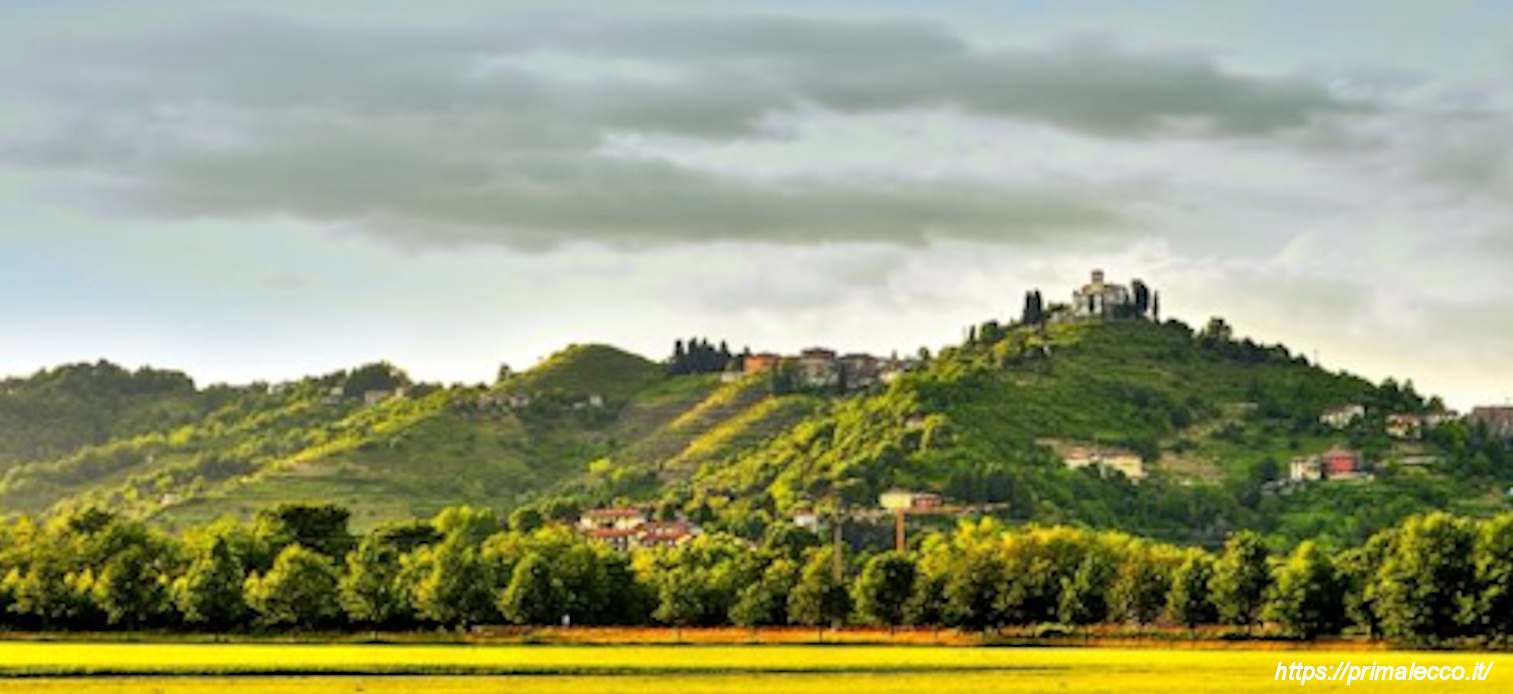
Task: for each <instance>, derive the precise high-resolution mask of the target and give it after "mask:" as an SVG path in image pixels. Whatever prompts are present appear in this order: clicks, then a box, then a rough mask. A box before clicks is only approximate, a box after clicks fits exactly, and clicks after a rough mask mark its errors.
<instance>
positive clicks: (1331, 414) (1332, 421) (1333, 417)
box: [1319, 403, 1366, 429]
mask: <svg viewBox="0 0 1513 694" xmlns="http://www.w3.org/2000/svg"><path fill="white" fill-rule="evenodd" d="M1365 417H1366V406H1365V405H1361V404H1358V403H1351V404H1348V405H1344V406H1342V407H1336V408H1334V409H1332V410H1328V411H1326V412H1324V413H1323V414H1321V415H1319V423H1321V424H1325V425H1328V426H1330V427H1332V428H1335V429H1344V428H1345V427H1348V426H1350V425H1351V424H1353V423H1355V421H1356V420H1359V419H1364V418H1365Z"/></svg>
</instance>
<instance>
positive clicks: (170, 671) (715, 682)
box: [0, 642, 1513, 694]
mask: <svg viewBox="0 0 1513 694" xmlns="http://www.w3.org/2000/svg"><path fill="white" fill-rule="evenodd" d="M1498 655H1499V654H1472V653H1448V652H1436V653H1431V652H1401V651H1399V652H1385V651H1368V652H1350V653H1339V652H1328V651H1242V650H1223V651H1213V650H1209V651H1193V650H1154V649H1114V648H1081V649H1075V648H931V647H889V646H457V645H438V646H398V645H361V646H352V645H281V644H235V645H212V644H119V643H113V644H99V643H40V642H11V643H7V642H0V692H7V693H8V692H49V693H55V694H63V693H65V692H68V693H73V692H81V693H85V694H105V693H108V692H121V693H123V694H126V693H130V694H147V693H149V692H161V693H163V694H170V693H173V692H217V693H218V694H237V693H239V692H248V693H251V692H257V693H259V694H262V693H269V694H278V693H280V692H289V693H291V694H292V693H293V692H301V693H310V692H314V693H317V694H320V693H325V692H332V693H334V692H364V693H366V694H379V693H388V692H394V693H396V694H397V693H399V692H413V691H425V692H449V693H458V694H461V693H469V694H471V693H474V692H480V693H481V692H501V691H510V692H512V693H515V692H563V693H564V694H567V693H571V694H596V693H598V692H606V693H608V692H617V693H620V692H624V693H631V694H661V693H663V692H668V693H672V692H676V693H677V694H694V693H704V692H710V693H716V694H718V693H724V692H730V693H735V692H774V693H777V694H809V693H811V692H812V693H814V694H820V693H824V694H835V693H837V692H866V693H867V694H891V693H895V692H897V693H899V694H903V693H908V694H954V693H956V692H961V693H963V694H965V693H967V692H984V691H988V692H993V691H1002V692H1068V691H1077V692H1117V693H1118V694H1139V693H1141V692H1161V693H1162V694H1168V693H1175V692H1191V691H1199V692H1203V691H1210V692H1226V694H1244V693H1246V692H1261V691H1267V692H1270V691H1280V690H1282V688H1283V687H1294V688H1295V687H1298V686H1299V684H1298V682H1296V681H1292V682H1278V681H1275V680H1274V676H1275V674H1276V667H1277V663H1278V662H1279V661H1281V662H1286V663H1291V662H1293V661H1301V662H1303V663H1305V664H1307V665H1314V666H1318V665H1331V666H1333V665H1336V664H1338V663H1339V662H1340V661H1347V660H1348V661H1352V662H1354V663H1356V664H1362V663H1371V662H1379V663H1382V664H1388V663H1391V664H1402V665H1407V664H1409V663H1410V662H1417V663H1418V664H1421V665H1449V666H1454V665H1460V666H1463V667H1464V668H1465V669H1466V672H1467V673H1470V672H1471V670H1472V668H1473V667H1474V665H1475V663H1477V662H1485V661H1489V660H1490V661H1494V662H1495V661H1497V660H1498ZM1501 655H1507V654H1501ZM1501 667H1507V668H1508V669H1507V670H1501V669H1494V670H1493V672H1492V673H1491V675H1490V676H1489V678H1488V679H1487V680H1486V681H1461V682H1428V681H1424V682H1356V683H1354V684H1352V685H1350V689H1347V688H1346V686H1345V684H1344V682H1317V681H1315V682H1309V683H1308V684H1307V685H1306V687H1307V689H1305V691H1317V690H1321V689H1323V690H1343V691H1351V690H1360V689H1361V688H1365V689H1367V690H1369V691H1383V692H1397V691H1403V692H1406V691H1416V690H1419V689H1420V688H1422V687H1426V686H1428V687H1432V688H1433V689H1434V690H1435V691H1447V690H1448V691H1456V690H1475V691H1484V692H1494V691H1509V690H1510V685H1513V663H1507V664H1504V665H1502V666H1501ZM5 675H11V676H10V677H6V676H5Z"/></svg>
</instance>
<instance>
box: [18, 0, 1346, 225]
mask: <svg viewBox="0 0 1513 694" xmlns="http://www.w3.org/2000/svg"><path fill="white" fill-rule="evenodd" d="M542 50H548V51H555V52H560V53H566V54H571V55H581V56H586V57H589V58H595V59H603V60H638V61H645V62H651V63H658V64H664V65H667V66H669V67H670V68H672V69H673V73H674V74H675V75H676V76H675V77H674V78H672V79H668V80H661V81H648V82H640V81H635V80H620V79H601V80H591V81H588V82H574V81H571V80H563V79H554V78H553V77H552V76H551V75H548V74H541V73H539V72H532V71H530V70H526V69H518V68H514V67H511V66H510V63H509V62H508V61H507V60H505V61H504V62H502V63H497V62H496V63H495V64H496V65H498V67H496V68H495V69H490V70H488V71H486V72H484V73H483V74H477V73H476V72H474V71H470V70H471V69H472V68H475V67H476V66H477V65H478V63H479V61H480V60H485V59H490V58H500V57H504V58H508V57H509V56H519V55H525V54H529V53H530V52H532V51H542ZM33 62H34V63H35V67H36V69H35V70H26V71H15V70H12V71H7V72H6V73H4V76H0V80H3V82H4V83H8V86H9V87H11V88H10V89H9V90H8V91H10V93H11V94H12V96H10V97H0V105H3V104H4V103H5V101H4V99H24V100H26V102H27V103H28V105H29V108H34V109H38V110H40V112H41V113H43V114H45V115H46V118H45V119H44V120H45V121H46V122H48V123H49V125H48V126H47V127H45V128H40V127H37V126H33V127H31V128H29V129H27V130H26V131H23V132H17V133H12V134H11V136H9V137H6V136H0V161H9V162H10V163H11V164H12V165H15V166H25V167H28V168H31V169H32V170H33V171H34V172H36V174H37V175H38V176H41V177H42V178H43V180H44V181H46V182H51V183H53V184H55V185H54V187H55V188H60V187H61V189H62V191H63V194H65V195H67V196H69V197H70V198H71V199H79V198H81V197H86V196H89V197H95V198H99V199H101V200H103V201H104V202H106V203H108V204H112V205H116V206H119V208H121V209H126V210H130V211H134V212H137V213H139V214H148V215H165V216H181V215H183V216H206V217H216V216H237V217H259V216H276V215H291V216H294V217H299V218H307V219H313V220H321V221H328V222H335V223H341V224H349V225H353V226H356V227H358V228H362V229H371V230H374V231H376V232H379V233H382V234H384V235H385V236H386V237H388V238H395V239H400V240H404V241H411V242H419V243H424V242H444V243H445V242H453V243H504V244H510V245H515V246H521V247H545V246H551V245H555V244H557V243H561V242H564V241H571V240H593V241H600V242H606V243H610V244H615V245H627V246H639V245H647V244H655V243H668V242H685V241H695V240H720V239H743V240H757V241H772V242H781V243H807V242H815V241H892V242H902V243H921V242H927V241H929V240H931V239H937V238H970V239H976V240H988V241H997V242H1020V243H1038V242H1044V241H1046V240H1047V239H1051V238H1059V239H1065V238H1068V237H1069V236H1079V237H1086V236H1089V235H1098V234H1110V233H1120V231H1121V230H1122V229H1124V228H1127V227H1129V226H1131V225H1134V224H1136V222H1137V220H1136V219H1135V218H1134V217H1135V216H1134V215H1131V214H1130V213H1128V212H1125V211H1124V210H1125V204H1124V203H1125V202H1127V200H1126V198H1127V197H1128V195H1129V191H1127V190H1121V189H1120V188H1119V187H1118V186H1109V185H1098V186H1094V185H1088V184H1082V183H1079V182H1076V181H1070V182H1056V183H1047V184H1043V185H1037V184H1016V185H1004V186H993V185H989V184H985V183H980V182H963V181H951V180H940V181H929V182H906V181H902V180H899V181H887V180H883V181H877V180H872V181H855V182H843V183H838V182H833V181H832V182H823V181H812V180H811V181H794V182H784V183H772V182H754V181H742V180H734V179H729V178H723V177H719V176H716V175H714V174H709V173H706V172H698V171H693V170H687V169H679V168H676V167H673V166H671V165H668V164H665V163H657V162H649V161H631V160H618V159H611V158H607V157H605V156H603V155H602V154H600V153H599V152H598V149H599V146H600V144H601V142H602V140H603V138H604V137H605V135H606V133H610V132H638V131H640V132H655V133H671V134H677V135H682V136H689V137H696V138H706V139H712V140H719V139H722V138H734V137H765V136H769V135H770V134H767V133H763V132H762V131H761V121H762V118H763V117H764V116H765V115H768V114H771V113H774V112H779V111H782V110H785V109H790V108H794V107H796V106H818V107H821V108H826V109H831V110H837V111H843V112H880V111H897V110H907V109H918V108H928V107H933V106H946V105H949V106H956V107H959V108H962V109H965V110H967V111H969V112H973V113H977V114H980V115H985V116H991V117H1000V118H1009V119H1018V120H1030V121H1036V122H1042V123H1047V124H1051V125H1054V126H1057V127H1061V128H1065V129H1069V130H1074V131H1079V132H1083V133H1090V134H1095V135H1098V136H1103V137H1120V138H1149V137H1161V136H1169V135H1174V134H1177V133H1183V134H1185V135H1188V136H1190V135H1192V134H1194V133H1197V134H1201V135H1203V136H1229V137H1262V136H1269V135H1275V134H1278V133H1282V132H1284V131H1292V130H1296V129H1299V128H1303V127H1304V126H1307V125H1309V124H1310V123H1312V122H1314V121H1315V120H1316V119H1317V118H1319V117H1321V116H1327V115H1331V114H1333V115H1338V114H1342V113H1351V112H1355V111H1358V110H1361V109H1364V108H1366V107H1365V106H1363V105H1362V104H1359V103H1354V102H1344V101H1340V100H1338V99H1336V98H1334V97H1332V96H1331V94H1330V93H1329V92H1328V91H1327V90H1326V89H1324V88H1323V87H1320V86H1318V85H1315V84H1311V83H1309V82H1307V81H1303V80H1299V79H1295V78H1259V77H1252V76H1241V75H1236V74H1231V73H1228V72H1225V71H1224V70H1222V69H1221V68H1220V67H1218V66H1217V65H1216V64H1215V63H1214V62H1212V61H1211V60H1208V59H1204V58H1200V57H1195V56H1189V55H1179V54H1150V53H1139V52H1133V51H1128V50H1124V49H1120V48H1118V47H1116V46H1112V45H1109V44H1098V43H1086V42H1084V43H1067V44H1060V45H1056V46H1052V47H1049V48H1043V49H1036V50H1028V49H1012V50H995V51H984V50H979V49H977V48H974V47H972V46H971V45H969V44H967V43H966V42H964V41H963V40H961V39H960V38H959V37H958V36H956V35H954V34H952V33H950V32H949V31H947V30H945V29H943V28H942V27H940V26H936V25H930V24H911V23H900V22H842V21H821V20H801V19H759V18H757V19H752V18H748V19H710V18H683V19H669V20H666V21H646V20H615V21H609V20H583V21H577V22H572V23H569V22H566V21H562V20H551V19H539V18H538V19H510V20H507V21H497V22H480V23H476V24H472V25H450V26H429V27H425V28H409V27H398V26H384V25H378V26H373V25H368V26H362V27H360V28H357V27H349V26H343V27H338V26H334V25H325V24H310V23H296V22H288V21H282V20H266V19H256V18H235V19H234V20H217V21H210V22H200V23H196V24H191V25H184V26H176V27H173V28H169V29H162V30H157V31H155V32H152V33H150V34H147V35H133V36H126V37H117V38H116V39H114V40H112V41H100V42H97V43H95V44H93V45H83V46H81V45H78V44H70V45H69V46H68V47H67V48H64V49H58V50H57V51H54V52H51V53H48V54H46V55H38V56H35V58H34V60H33ZM23 73H24V74H23ZM1195 123H1196V124H1197V127H1196V130H1194V129H1193V125H1194V124H1195Z"/></svg>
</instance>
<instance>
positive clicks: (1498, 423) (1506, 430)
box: [1466, 405, 1513, 439]
mask: <svg viewBox="0 0 1513 694" xmlns="http://www.w3.org/2000/svg"><path fill="white" fill-rule="evenodd" d="M1466 419H1467V420H1469V421H1470V422H1472V423H1473V424H1481V425H1483V426H1485V427H1486V428H1487V433H1489V434H1491V435H1493V436H1496V437H1498V438H1504V439H1508V438H1513V406H1508V405H1484V406H1482V407H1476V408H1473V409H1472V410H1471V414H1470V416H1468V417H1466Z"/></svg>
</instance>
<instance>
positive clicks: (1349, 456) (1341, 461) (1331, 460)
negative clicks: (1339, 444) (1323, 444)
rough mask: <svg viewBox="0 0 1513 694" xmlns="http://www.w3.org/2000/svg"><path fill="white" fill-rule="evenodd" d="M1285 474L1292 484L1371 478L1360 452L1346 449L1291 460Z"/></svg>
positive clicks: (1335, 449) (1333, 449)
mask: <svg viewBox="0 0 1513 694" xmlns="http://www.w3.org/2000/svg"><path fill="white" fill-rule="evenodd" d="M1287 472H1288V474H1287V477H1288V479H1289V480H1291V481H1293V482H1319V481H1330V482H1344V481H1350V480H1369V479H1371V478H1372V477H1373V475H1372V474H1371V473H1369V472H1367V471H1366V470H1365V463H1364V461H1363V460H1362V458H1361V454H1360V452H1358V451H1352V450H1349V449H1346V448H1331V449H1329V450H1327V451H1324V452H1323V453H1320V454H1318V455H1310V456H1300V457H1297V458H1293V459H1292V463H1291V464H1290V465H1289V466H1288V471H1287Z"/></svg>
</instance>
